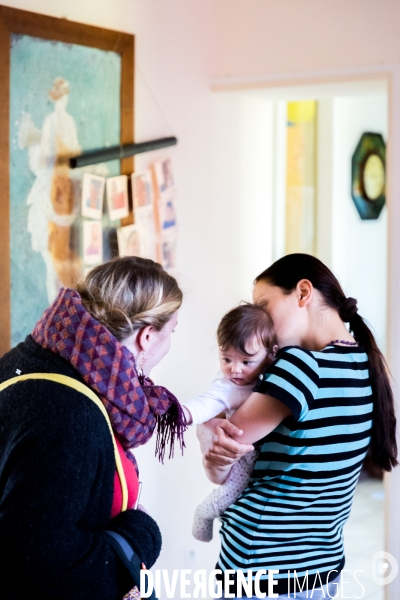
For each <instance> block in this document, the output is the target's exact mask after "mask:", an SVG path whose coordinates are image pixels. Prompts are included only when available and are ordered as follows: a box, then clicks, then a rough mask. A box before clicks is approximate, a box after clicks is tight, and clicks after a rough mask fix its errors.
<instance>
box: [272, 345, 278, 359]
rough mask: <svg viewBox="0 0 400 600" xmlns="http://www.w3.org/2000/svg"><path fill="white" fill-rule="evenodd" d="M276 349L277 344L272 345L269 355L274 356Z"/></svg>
mask: <svg viewBox="0 0 400 600" xmlns="http://www.w3.org/2000/svg"><path fill="white" fill-rule="evenodd" d="M278 350H279V347H278V344H275V345H274V346H272V351H271V352H270V357H271V358H275V356H276V353H277V352H278Z"/></svg>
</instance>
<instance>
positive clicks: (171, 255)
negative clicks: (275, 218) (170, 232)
mask: <svg viewBox="0 0 400 600" xmlns="http://www.w3.org/2000/svg"><path fill="white" fill-rule="evenodd" d="M176 245H177V238H176V236H165V237H164V236H162V237H161V264H162V266H163V268H164V269H165V270H166V271H167V272H168V273H170V274H171V275H175V274H176V270H177V261H176Z"/></svg>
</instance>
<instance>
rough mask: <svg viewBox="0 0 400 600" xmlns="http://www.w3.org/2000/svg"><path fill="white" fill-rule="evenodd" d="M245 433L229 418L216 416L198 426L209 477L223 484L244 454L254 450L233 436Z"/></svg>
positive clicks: (214, 481) (204, 463)
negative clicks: (233, 466)
mask: <svg viewBox="0 0 400 600" xmlns="http://www.w3.org/2000/svg"><path fill="white" fill-rule="evenodd" d="M242 434H243V431H242V430H241V429H238V427H236V426H235V425H233V423H231V422H230V421H228V420H227V419H219V418H214V419H210V421H207V423H204V424H203V425H198V427H197V437H198V439H199V441H200V448H201V452H202V454H203V465H204V468H205V471H206V474H207V477H208V478H209V479H210V481H212V482H213V483H216V484H221V483H223V482H224V481H225V479H226V478H227V477H228V475H229V472H230V470H231V468H232V465H233V464H234V463H235V462H236V461H238V460H239V458H241V457H242V456H243V455H244V454H246V453H247V452H250V451H251V450H254V447H253V446H252V445H251V444H240V443H239V442H237V441H235V440H234V439H233V438H236V437H240V436H241V435H242Z"/></svg>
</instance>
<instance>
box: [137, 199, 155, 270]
mask: <svg viewBox="0 0 400 600" xmlns="http://www.w3.org/2000/svg"><path fill="white" fill-rule="evenodd" d="M135 225H136V227H137V229H138V232H139V236H140V241H141V251H142V256H143V258H151V259H152V260H155V261H156V262H159V254H160V253H159V248H158V246H159V244H158V237H157V229H156V223H155V219H154V211H153V207H152V206H142V207H141V208H138V209H136V210H135Z"/></svg>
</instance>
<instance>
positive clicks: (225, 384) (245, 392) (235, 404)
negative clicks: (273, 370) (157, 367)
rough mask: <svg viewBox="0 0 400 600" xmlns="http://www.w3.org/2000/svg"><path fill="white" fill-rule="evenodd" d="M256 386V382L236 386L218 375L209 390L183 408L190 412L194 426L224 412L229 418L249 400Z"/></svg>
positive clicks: (188, 401) (184, 403) (186, 403)
mask: <svg viewBox="0 0 400 600" xmlns="http://www.w3.org/2000/svg"><path fill="white" fill-rule="evenodd" d="M254 386H255V381H254V382H252V383H247V384H246V385H236V383H233V381H230V380H229V379H227V378H226V377H223V375H222V373H218V375H217V377H216V379H214V381H213V382H212V384H211V385H210V387H209V388H208V390H206V391H205V392H204V393H203V394H200V395H199V396H196V398H191V399H190V400H187V401H186V402H183V406H186V408H187V409H188V410H190V413H191V415H192V419H193V421H192V424H193V425H200V424H201V423H205V422H206V421H208V420H209V419H212V418H213V417H216V416H217V415H219V414H220V413H222V412H226V413H227V416H228V417H229V416H231V415H232V414H233V413H234V412H235V410H237V409H238V408H239V406H240V405H241V404H243V402H244V401H245V400H247V398H248V397H249V396H250V394H251V393H252V390H253V387H254Z"/></svg>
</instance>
